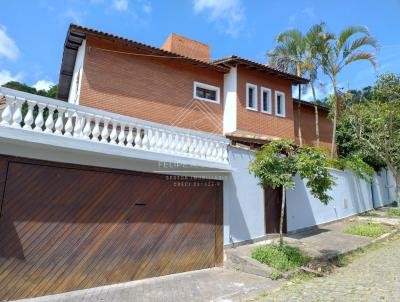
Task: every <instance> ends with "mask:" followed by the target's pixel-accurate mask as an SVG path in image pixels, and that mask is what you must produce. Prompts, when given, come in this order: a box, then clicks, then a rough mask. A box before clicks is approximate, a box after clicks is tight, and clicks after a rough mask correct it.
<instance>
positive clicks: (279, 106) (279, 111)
mask: <svg viewBox="0 0 400 302" xmlns="http://www.w3.org/2000/svg"><path fill="white" fill-rule="evenodd" d="M275 115H276V116H281V117H285V116H286V110H285V94H284V93H283V92H280V91H275Z"/></svg>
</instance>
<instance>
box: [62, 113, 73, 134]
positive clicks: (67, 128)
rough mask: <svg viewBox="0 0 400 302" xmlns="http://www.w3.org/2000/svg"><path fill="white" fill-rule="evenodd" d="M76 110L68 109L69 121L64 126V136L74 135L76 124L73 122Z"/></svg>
mask: <svg viewBox="0 0 400 302" xmlns="http://www.w3.org/2000/svg"><path fill="white" fill-rule="evenodd" d="M74 113H75V111H74V110H71V109H68V110H67V112H66V116H67V122H66V123H65V126H64V130H65V131H64V136H72V131H73V130H74V125H73V123H72V117H73V116H74Z"/></svg>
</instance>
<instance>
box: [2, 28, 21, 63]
mask: <svg viewBox="0 0 400 302" xmlns="http://www.w3.org/2000/svg"><path fill="white" fill-rule="evenodd" d="M19 54H20V52H19V49H18V47H17V44H16V43H15V41H14V40H13V39H11V38H10V37H9V36H8V35H7V32H6V28H5V27H4V26H1V25H0V57H5V58H7V59H11V60H15V59H17V58H18V57H19Z"/></svg>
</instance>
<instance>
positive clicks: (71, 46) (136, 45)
mask: <svg viewBox="0 0 400 302" xmlns="http://www.w3.org/2000/svg"><path fill="white" fill-rule="evenodd" d="M87 34H90V35H92V36H98V37H101V38H103V39H108V40H112V41H116V42H120V43H123V44H124V45H125V46H129V47H131V48H132V49H134V50H141V51H145V52H148V53H151V54H154V55H158V56H165V57H172V58H180V59H182V60H183V61H185V62H188V63H190V64H193V65H196V66H199V67H203V68H208V69H210V70H215V71H218V72H223V73H226V72H229V67H226V66H222V65H216V64H211V63H208V62H205V61H202V60H197V59H193V58H190V57H186V56H182V55H179V54H177V53H173V52H170V51H167V50H164V49H161V48H158V47H154V46H151V45H147V44H144V43H140V42H137V41H133V40H129V39H126V38H123V37H120V36H116V35H113V34H109V33H106V32H103V31H98V30H94V29H91V28H88V27H84V26H81V25H76V24H70V26H69V29H68V33H67V37H66V39H65V43H64V52H63V58H62V62H61V69H60V77H59V91H58V98H59V99H61V100H66V99H67V98H68V94H69V88H70V86H71V81H72V74H73V71H74V66H75V60H76V54H77V52H78V49H79V46H80V45H82V41H83V40H84V39H85V38H86V35H87Z"/></svg>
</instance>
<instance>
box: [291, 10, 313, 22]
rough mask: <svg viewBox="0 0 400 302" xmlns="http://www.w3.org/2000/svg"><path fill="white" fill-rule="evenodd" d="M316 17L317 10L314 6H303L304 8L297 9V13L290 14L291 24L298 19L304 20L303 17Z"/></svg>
mask: <svg viewBox="0 0 400 302" xmlns="http://www.w3.org/2000/svg"><path fill="white" fill-rule="evenodd" d="M314 17H315V11H314V7H306V8H303V9H302V10H299V11H296V12H295V13H293V14H291V15H290V16H289V24H290V25H293V24H294V23H296V22H297V20H298V19H300V20H303V19H307V18H308V19H314Z"/></svg>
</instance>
